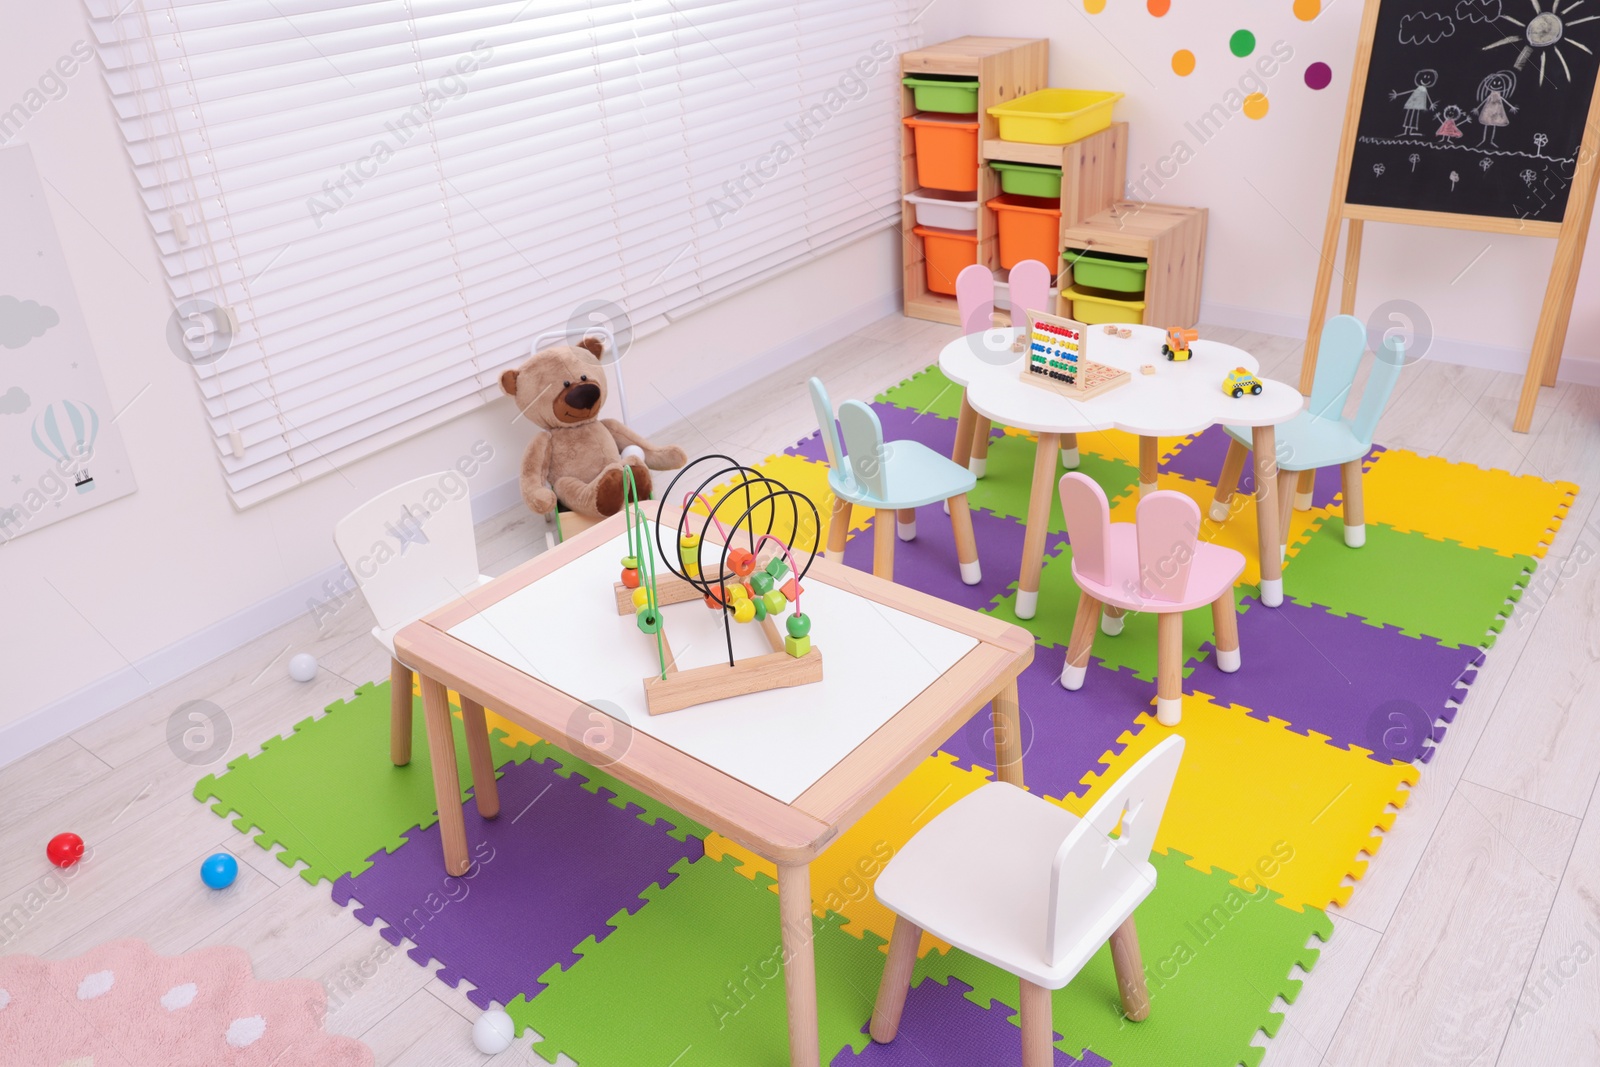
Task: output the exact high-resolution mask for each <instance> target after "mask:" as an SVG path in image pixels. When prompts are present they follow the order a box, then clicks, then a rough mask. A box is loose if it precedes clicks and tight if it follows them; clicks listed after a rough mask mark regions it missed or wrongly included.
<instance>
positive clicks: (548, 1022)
mask: <svg viewBox="0 0 1600 1067" xmlns="http://www.w3.org/2000/svg"><path fill="white" fill-rule="evenodd" d="M672 870H673V871H674V873H675V874H676V875H677V877H676V878H674V879H673V881H672V882H671V883H670V884H669V885H667V886H666V887H664V888H663V887H662V886H659V885H655V886H651V887H650V888H648V889H646V890H645V891H644V893H643V894H642V895H643V896H644V897H645V899H646V900H647V901H648V903H647V904H646V905H645V906H644V907H643V908H641V909H639V910H638V911H637V912H635V913H634V914H631V915H630V914H628V913H627V912H620V913H618V914H617V915H616V916H615V917H614V918H613V919H612V925H613V927H614V931H613V932H612V933H610V934H608V935H607V936H606V937H605V939H604V940H602V941H598V942H597V941H595V939H594V938H589V939H587V940H585V941H584V942H583V943H582V944H581V945H579V946H578V947H577V950H576V951H577V953H578V955H579V956H581V957H582V959H580V960H579V961H578V962H577V963H576V964H573V965H572V966H571V967H569V968H567V969H566V970H564V971H562V970H560V969H559V968H551V970H550V971H547V972H546V973H545V974H544V975H542V976H541V978H540V980H541V981H543V982H546V983H547V984H548V986H549V988H547V989H545V990H544V991H543V992H541V993H540V994H539V995H538V996H536V997H535V998H534V999H533V1000H531V1001H529V1000H526V999H525V998H523V997H518V998H517V999H516V1000H513V1001H512V1002H511V1003H510V1004H508V1005H506V1011H507V1012H508V1013H509V1014H510V1015H511V1017H512V1018H513V1019H514V1020H516V1023H517V1027H518V1029H519V1030H521V1029H522V1028H524V1027H529V1026H531V1027H532V1028H533V1029H535V1030H537V1031H538V1032H539V1034H540V1035H541V1037H542V1038H543V1040H541V1041H540V1042H539V1043H538V1044H536V1045H535V1046H534V1048H535V1050H536V1051H538V1052H539V1054H540V1055H542V1056H544V1057H545V1058H546V1059H548V1060H549V1061H551V1062H552V1063H553V1062H555V1060H556V1057H557V1054H558V1053H566V1054H567V1055H568V1056H570V1057H572V1058H573V1059H574V1060H576V1061H577V1062H578V1063H580V1064H586V1065H590V1067H607V1065H614V1067H623V1065H631V1064H659V1065H661V1067H666V1065H668V1064H671V1065H673V1067H712V1065H727V1067H749V1065H750V1064H784V1063H788V1062H789V1044H788V1032H789V1031H788V1009H787V1006H786V1004H785V1000H784V985H783V969H782V963H783V947H782V944H781V940H780V937H781V935H780V932H779V926H778V898H777V895H776V894H774V893H772V892H770V891H768V889H767V888H766V883H768V882H770V881H771V880H770V879H767V878H765V876H760V875H758V876H757V878H756V879H755V880H751V879H749V878H746V877H744V876H743V875H741V874H739V872H738V871H737V870H736V869H735V864H734V862H733V861H732V860H731V859H725V860H722V861H720V862H719V861H717V860H713V859H710V858H706V859H701V860H698V861H696V862H694V863H690V862H688V861H686V860H681V861H679V862H678V863H677V864H674V866H673V868H672ZM841 921H842V920H841V919H840V917H839V916H838V915H836V914H833V913H829V915H828V917H827V918H826V919H813V920H812V944H813V946H814V947H815V950H816V957H817V1003H818V1018H819V1021H820V1044H821V1050H822V1062H823V1063H828V1062H830V1061H831V1060H832V1059H833V1057H835V1056H836V1055H838V1054H839V1052H840V1051H841V1050H842V1049H844V1048H845V1047H846V1046H848V1047H850V1048H852V1049H854V1050H855V1051H857V1052H859V1051H861V1049H863V1048H865V1047H866V1043H867V1040H868V1038H867V1035H866V1034H865V1033H863V1030H862V1028H863V1027H864V1026H865V1024H866V1022H867V1020H868V1018H870V1017H871V1015H872V1004H873V1000H874V998H875V997H876V996H877V991H878V979H879V977H880V976H881V975H882V973H883V961H884V953H883V951H882V947H881V946H882V945H883V944H884V942H883V940H882V939H881V938H876V937H873V936H871V935H868V936H867V937H865V938H857V937H852V936H850V935H849V934H847V933H844V932H843V931H841V930H839V929H838V925H839V923H840V922H841Z"/></svg>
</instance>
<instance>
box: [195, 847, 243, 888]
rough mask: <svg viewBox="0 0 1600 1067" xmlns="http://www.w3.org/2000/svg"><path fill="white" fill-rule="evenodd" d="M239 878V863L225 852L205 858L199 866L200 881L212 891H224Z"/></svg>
mask: <svg viewBox="0 0 1600 1067" xmlns="http://www.w3.org/2000/svg"><path fill="white" fill-rule="evenodd" d="M237 877H239V861H238V860H236V859H234V858H233V857H232V856H230V855H228V854H227V853H226V852H218V853H217V854H216V855H214V856H207V857H206V861H205V862H204V863H202V864H201V865H200V880H201V881H202V882H204V883H205V884H206V885H208V886H210V887H211V888H212V889H226V888H228V887H229V886H230V885H232V884H233V880H234V879H235V878H237Z"/></svg>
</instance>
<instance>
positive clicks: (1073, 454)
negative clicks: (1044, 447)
mask: <svg viewBox="0 0 1600 1067" xmlns="http://www.w3.org/2000/svg"><path fill="white" fill-rule="evenodd" d="M1082 462H1083V457H1082V456H1081V455H1079V453H1078V435H1077V434H1075V433H1064V434H1062V435H1061V465H1062V466H1063V467H1065V468H1066V469H1067V470H1069V471H1075V470H1077V469H1078V465H1079V464H1080V463H1082Z"/></svg>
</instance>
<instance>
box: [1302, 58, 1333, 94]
mask: <svg viewBox="0 0 1600 1067" xmlns="http://www.w3.org/2000/svg"><path fill="white" fill-rule="evenodd" d="M1332 81H1333V71H1332V70H1331V69H1330V68H1329V67H1328V64H1326V63H1313V64H1311V66H1309V67H1307V68H1306V85H1307V87H1309V88H1312V89H1326V88H1327V87H1328V84H1329V83H1330V82H1332Z"/></svg>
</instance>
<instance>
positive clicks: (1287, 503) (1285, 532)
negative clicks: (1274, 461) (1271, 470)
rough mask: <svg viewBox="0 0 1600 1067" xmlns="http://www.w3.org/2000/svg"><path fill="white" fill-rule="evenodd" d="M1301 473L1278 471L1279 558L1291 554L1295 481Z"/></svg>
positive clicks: (1284, 557) (1285, 557) (1281, 558)
mask: <svg viewBox="0 0 1600 1067" xmlns="http://www.w3.org/2000/svg"><path fill="white" fill-rule="evenodd" d="M1299 480H1300V475H1299V474H1298V473H1296V472H1295V471H1286V470H1281V469H1280V470H1279V471H1278V560H1279V561H1280V562H1281V561H1283V560H1284V559H1287V558H1288V556H1289V524H1290V522H1292V521H1293V519H1294V493H1295V483H1296V482H1297V481H1299Z"/></svg>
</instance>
